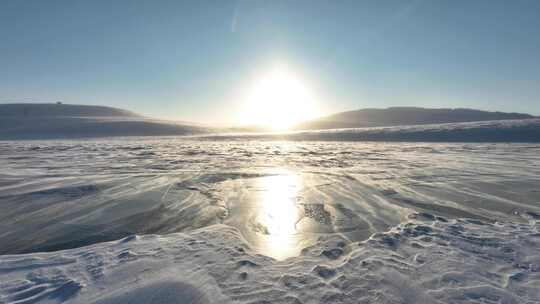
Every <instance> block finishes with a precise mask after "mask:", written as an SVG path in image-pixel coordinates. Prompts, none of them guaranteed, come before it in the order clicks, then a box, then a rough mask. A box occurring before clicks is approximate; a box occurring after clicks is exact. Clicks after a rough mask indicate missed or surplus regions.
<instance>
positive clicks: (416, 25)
mask: <svg viewBox="0 0 540 304" xmlns="http://www.w3.org/2000/svg"><path fill="white" fill-rule="evenodd" d="M275 64H285V65H287V67H289V68H290V70H292V71H294V73H295V75H296V76H297V78H299V79H302V81H303V82H304V83H305V84H306V85H307V86H309V88H310V89H311V90H312V91H313V92H315V95H316V96H317V99H318V101H319V103H320V107H321V109H322V111H323V112H325V113H326V112H328V113H330V112H337V111H342V110H351V109H358V108H365V107H388V106H404V105H411V106H426V107H470V108H479V109H486V110H501V111H515V112H528V113H532V114H537V115H540V1H535V0H528V1H527V0H516V1H499V0H485V1H480V0H476V1H475V0H472V1H465V0H456V1H441V0H424V1H419V0H414V1H407V0H396V1H384V0H383V1H361V0H353V1H331V0H327V1H319V0H309V1H278V0H272V1H257V0H252V1H242V0H241V1H225V0H215V1H202V0H201V1H172V0H171V1H135V0H133V1H122V0H116V1H97V0H95V1H79V0H66V1H54V0H48V1H41V0H2V1H0V102H47V101H49V102H51V101H57V100H61V101H64V102H65V103H81V104H101V105H110V106H116V107H120V108H125V109H130V110H133V111H136V112H139V113H143V114H147V115H151V116H156V117H163V118H172V119H179V120H188V121H200V122H231V121H233V119H234V116H235V112H236V111H238V110H239V107H241V105H240V102H239V100H240V99H241V98H242V96H243V95H242V94H243V93H242V92H243V91H244V90H245V89H246V87H247V86H248V84H249V83H250V82H252V81H253V80H254V79H257V78H258V77H260V75H264V74H265V73H266V71H267V70H269V69H271V67H272V66H273V65H275Z"/></svg>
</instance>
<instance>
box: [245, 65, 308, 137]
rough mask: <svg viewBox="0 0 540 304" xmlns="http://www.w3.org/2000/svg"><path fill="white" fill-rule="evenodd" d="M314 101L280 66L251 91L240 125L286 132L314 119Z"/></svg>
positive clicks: (301, 83) (302, 84)
mask: <svg viewBox="0 0 540 304" xmlns="http://www.w3.org/2000/svg"><path fill="white" fill-rule="evenodd" d="M317 112H318V111H317V109H316V105H315V102H314V98H313V96H312V94H311V92H310V91H309V90H308V88H307V87H306V86H305V84H304V83H303V82H302V81H301V80H300V79H299V78H297V77H296V75H295V74H294V73H292V72H291V71H290V70H288V69H286V68H284V67H279V68H276V69H274V70H272V71H271V72H270V73H268V74H267V75H265V76H264V77H262V78H261V79H259V80H258V81H257V82H255V84H254V85H253V86H252V87H251V89H250V90H249V91H248V94H247V97H246V100H245V106H244V111H243V113H242V117H241V121H240V122H241V123H242V124H245V125H258V126H265V127H269V128H272V129H274V130H285V129H288V128H290V127H291V126H293V125H294V124H297V123H299V122H302V121H305V120H308V119H312V118H315V116H316V115H317Z"/></svg>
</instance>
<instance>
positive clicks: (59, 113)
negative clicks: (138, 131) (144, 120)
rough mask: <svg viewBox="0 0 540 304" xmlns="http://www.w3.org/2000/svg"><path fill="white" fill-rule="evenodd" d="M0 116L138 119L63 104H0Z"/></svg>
mask: <svg viewBox="0 0 540 304" xmlns="http://www.w3.org/2000/svg"><path fill="white" fill-rule="evenodd" d="M0 116H10V117H36V116H41V117H43V116H46V117H140V115H137V114H135V113H133V112H130V111H127V110H122V109H118V108H113V107H106V106H87V105H73V104H63V103H10V104H0Z"/></svg>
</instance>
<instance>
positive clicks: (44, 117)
mask: <svg viewBox="0 0 540 304" xmlns="http://www.w3.org/2000/svg"><path fill="white" fill-rule="evenodd" d="M207 131H208V129H207V128H203V127H200V126H196V125H191V124H184V123H177V122H172V121H163V120H156V119H151V118H146V117H143V116H140V115H137V114H134V113H132V112H129V111H126V110H122V109H117V108H111V107H103V106H85V105H66V104H0V140H10V139H58V138H91V137H111V136H166V135H191V134H199V133H204V132H207Z"/></svg>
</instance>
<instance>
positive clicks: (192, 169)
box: [0, 138, 540, 303]
mask: <svg viewBox="0 0 540 304" xmlns="http://www.w3.org/2000/svg"><path fill="white" fill-rule="evenodd" d="M0 168H2V169H1V170H0V254H3V255H0V303H2V302H6V303H36V302H40V303H41V302H43V303H56V302H72V303H170V302H171V299H173V298H174V299H177V300H178V303H214V302H223V303H228V302H231V303H233V302H238V303H264V302H265V301H266V302H268V303H537V302H539V301H540V293H539V292H538V290H540V275H539V273H540V255H538V254H537V252H538V250H539V249H540V246H539V245H540V233H539V232H538V222H537V221H538V220H539V219H540V191H539V190H538V188H539V187H538V185H540V146H538V145H534V144H473V143H471V144H464V143H460V144H458V143H456V144H442V143H441V144H433V143H432V144H427V143H414V144H413V143H396V144H390V143H358V142H341V143H335V142H291V141H254V140H252V141H246V140H233V141H210V140H208V141H198V140H187V139H179V138H158V139H148V138H147V139H143V138H129V139H116V140H87V141H19V142H17V141H13V142H0ZM81 246H86V247H81ZM70 248H71V249H70ZM53 250H62V251H56V252H44V251H53ZM173 303H175V302H173Z"/></svg>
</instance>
